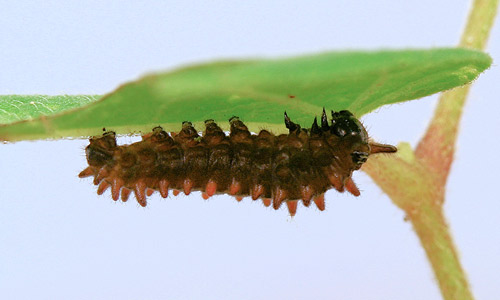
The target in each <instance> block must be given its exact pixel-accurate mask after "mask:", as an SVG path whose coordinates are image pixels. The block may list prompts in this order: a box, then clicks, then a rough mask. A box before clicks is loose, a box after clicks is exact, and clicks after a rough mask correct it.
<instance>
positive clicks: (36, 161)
mask: <svg viewBox="0 0 500 300" xmlns="http://www.w3.org/2000/svg"><path fill="white" fill-rule="evenodd" d="M468 8H469V1H465V0H463V1H462V0H461V1H457V0H446V1H430V0H421V1H411V2H410V1H307V2H306V1H304V2H300V1H245V2H241V3H237V1H192V0H189V1H182V2H181V1H179V2H173V1H158V2H155V1H141V3H139V1H137V3H136V2H135V1H134V2H131V1H15V2H14V1H4V0H0V94H33V93H38V94H64V93H67V94H88V93H92V94H102V93H106V92H109V91H111V90H113V89H114V88H115V87H117V86H118V85H119V84H121V83H123V82H125V81H130V80H134V79H136V78H138V77H139V76H140V75H142V74H144V73H147V72H151V71H155V70H163V69H169V68H174V67H177V66H180V65H183V64H186V63H192V62H199V61H209V60H213V59H216V58H228V57H231V58H248V57H274V56H285V55H298V54H304V53H314V52H318V51H325V50H344V49H381V48H391V49H392V48H416V47H417V48H431V47H438V46H454V45H455V44H456V43H457V42H458V40H459V37H460V33H461V31H462V27H463V25H464V24H465V19H466V16H467V11H468ZM497 23H498V22H497ZM498 37H499V30H498V26H496V27H495V28H494V30H493V32H492V38H491V41H490V43H489V48H488V50H487V51H488V52H489V53H490V54H491V55H492V56H493V58H494V59H495V60H497V59H498V58H499V57H500V43H499V42H500V39H499V38H498ZM499 79H500V71H499V68H498V65H497V64H496V63H494V65H493V66H492V68H491V69H490V70H488V71H487V72H486V73H485V74H483V75H481V76H480V78H479V79H478V80H477V81H476V83H474V87H473V88H472V91H471V95H470V98H469V102H468V104H467V106H466V110H465V114H464V117H463V122H462V126H461V132H460V137H459V140H458V152H457V153H456V161H455V163H454V165H453V169H452V173H451V176H450V178H449V184H448V186H447V200H446V205H445V210H446V215H447V217H448V219H449V223H450V225H451V228H452V232H453V236H454V238H455V242H456V244H457V246H458V249H459V252H460V256H461V259H462V263H463V266H464V268H465V269H466V271H467V273H468V276H469V279H470V282H471V285H472V289H473V291H474V293H475V295H476V297H477V299H498V297H499V295H500V287H499V286H498V283H499V282H500V272H499V271H498V270H500V258H499V253H500V242H499V239H500V234H499V228H500V217H499V216H500V201H499V200H500V197H498V191H497V190H496V187H497V186H498V176H497V174H498V169H499V168H500V159H499V158H498V149H499V148H500V142H499V138H498V136H499V134H498V130H499V129H500V118H499V117H498V114H499V112H500V104H499V100H498V97H499V96H498V95H499V94H500V89H499V88H498V84H499ZM435 101H436V96H433V97H430V98H426V99H422V100H420V101H413V102H410V103H404V104H399V105H392V106H390V107H383V108H380V109H378V110H377V111H376V112H374V113H372V114H369V115H367V116H365V117H364V118H363V122H364V124H365V125H366V126H367V127H368V129H369V132H370V133H371V135H372V136H373V137H374V138H375V139H376V140H378V141H381V142H385V143H392V144H397V143H398V142H400V141H409V142H411V143H412V144H413V145H415V143H416V141H417V140H418V139H419V138H420V136H421V134H422V133H423V131H424V130H425V126H426V124H427V122H428V120H429V118H430V116H431V114H432V110H433V107H434V105H435ZM132 140H133V139H132V138H130V137H125V138H123V139H122V141H121V142H124V143H129V142H130V141H132ZM86 145H87V141H86V140H84V139H81V140H73V141H68V140H65V141H55V142H54V141H52V142H50V141H38V142H19V143H16V144H3V145H0V179H1V181H0V298H1V299H440V294H439V290H438V288H437V285H436V283H435V280H434V275H433V273H432V270H431V268H430V266H429V264H428V262H427V260H426V257H425V254H424V252H423V249H422V248H421V247H420V245H419V242H418V239H417V238H416V236H415V234H414V233H413V231H412V229H411V226H410V224H409V223H406V222H404V221H403V218H404V214H403V213H402V211H400V210H399V209H397V208H396V207H395V206H394V205H393V204H392V203H391V202H390V200H389V199H388V198H387V197H386V196H385V195H383V194H382V192H381V191H380V190H379V189H378V188H377V187H376V186H375V185H374V184H373V183H372V182H371V180H370V179H369V178H368V177H367V176H366V175H365V174H364V173H362V172H357V173H356V174H355V175H354V179H355V181H356V182H357V183H358V186H359V187H360V188H361V189H362V195H361V197H359V198H355V197H353V196H349V195H344V194H338V193H336V192H333V191H331V192H329V193H327V195H326V199H327V203H326V204H327V209H326V211H325V212H319V211H318V210H317V209H316V208H312V207H311V208H309V209H305V208H303V207H302V206H301V205H299V209H298V213H297V216H296V217H295V218H293V219H291V218H290V217H288V212H287V211H286V209H285V207H282V209H281V210H280V211H277V212H276V211H274V210H273V209H271V208H265V207H264V206H263V205H262V204H261V203H259V202H252V201H251V200H250V199H248V198H247V199H244V200H243V201H242V202H241V203H237V202H236V201H235V200H234V199H232V198H229V197H225V196H219V197H214V198H211V199H210V200H209V201H204V200H202V199H201V197H200V194H199V193H195V194H194V195H190V196H189V197H187V196H183V195H181V196H179V197H173V198H169V199H167V200H163V199H161V198H160V197H159V196H158V195H155V196H153V197H152V198H151V199H150V200H149V204H148V207H146V208H142V207H140V206H139V205H138V204H137V203H135V202H134V201H129V202H128V203H115V202H114V201H112V200H111V197H110V195H109V192H107V193H106V194H105V196H100V197H98V196H97V195H96V194H95V191H96V188H95V187H94V186H93V185H92V184H91V182H90V180H81V179H78V178H77V176H76V175H77V174H78V172H79V171H81V170H82V169H83V168H84V167H85V166H86V161H85V157H84V152H83V149H84V147H85V146H86Z"/></svg>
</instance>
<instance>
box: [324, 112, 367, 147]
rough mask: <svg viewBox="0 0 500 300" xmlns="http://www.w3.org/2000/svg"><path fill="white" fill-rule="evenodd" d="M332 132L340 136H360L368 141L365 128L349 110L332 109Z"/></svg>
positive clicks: (365, 141) (362, 139)
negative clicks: (335, 110) (336, 110)
mask: <svg viewBox="0 0 500 300" xmlns="http://www.w3.org/2000/svg"><path fill="white" fill-rule="evenodd" d="M330 132H331V133H332V134H335V135H336V136H339V137H345V136H359V138H360V140H361V141H362V142H363V143H367V142H368V134H367V133H366V130H365V128H364V127H363V125H362V124H361V122H359V120H358V119H356V117H354V115H353V114H352V113H351V112H350V111H347V110H341V111H339V112H334V111H332V126H331V128H330Z"/></svg>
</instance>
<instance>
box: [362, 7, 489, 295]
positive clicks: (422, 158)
mask: <svg viewBox="0 0 500 300" xmlns="http://www.w3.org/2000/svg"><path fill="white" fill-rule="evenodd" d="M497 7H498V0H475V1H474V2H473V5H472V10H471V12H470V15H469V19H468V22H467V25H466V27H465V30H464V33H463V36H462V39H461V42H460V44H459V45H460V46H461V47H466V48H472V49H478V50H482V49H484V47H485V46H486V42H487V40H488V36H489V32H490V29H491V27H492V25H493V20H494V17H495V14H496V11H497ZM468 91H469V86H465V87H461V88H456V89H454V90H451V91H448V92H445V93H443V94H442V96H441V97H440V99H439V103H438V106H437V108H436V111H435V113H434V116H433V119H432V121H431V123H430V125H429V127H428V129H427V131H426V133H425V135H424V137H423V138H422V140H421V141H420V143H419V144H418V146H417V148H416V150H415V152H413V151H412V149H411V148H410V147H409V146H406V145H404V144H403V145H402V146H401V147H400V150H401V151H400V153H399V155H398V156H396V157H395V158H391V157H389V156H379V157H375V158H374V159H370V160H369V161H368V163H367V164H365V166H364V167H363V170H364V171H366V172H367V173H368V174H369V175H370V176H371V177H372V178H373V179H374V180H375V182H376V183H377V184H378V185H379V186H380V187H381V188H382V189H383V190H384V192H386V193H387V194H388V195H389V197H391V199H392V201H393V202H394V203H395V204H396V205H397V206H398V207H400V208H401V209H403V210H404V211H405V213H406V215H407V218H408V219H409V220H410V221H411V223H412V226H413V229H414V230H415V232H416V233H417V236H418V237H419V239H420V243H421V244H422V246H423V247H424V249H425V252H426V254H427V257H428V259H429V261H430V263H431V265H432V268H433V270H434V274H435V275H436V279H437V281H438V283H439V287H440V290H441V294H442V296H443V298H444V299H447V300H457V299H464V300H465V299H473V296H472V293H471V291H470V289H469V284H468V282H467V279H466V275H465V272H464V271H463V269H462V267H461V264H460V260H459V258H458V255H457V251H456V250H455V246H454V244H453V240H452V237H451V234H450V232H449V229H448V225H447V222H446V219H445V217H444V214H443V203H444V195H445V192H444V191H445V185H446V181H447V178H448V174H449V171H450V167H451V164H452V162H453V157H454V153H455V144H456V139H457V134H458V125H459V122H460V118H461V115H462V111H463V107H464V104H465V100H466V96H467V93H468Z"/></svg>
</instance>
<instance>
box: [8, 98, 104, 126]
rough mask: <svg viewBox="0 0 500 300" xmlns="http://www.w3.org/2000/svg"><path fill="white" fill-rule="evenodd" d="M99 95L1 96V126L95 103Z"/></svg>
mask: <svg viewBox="0 0 500 300" xmlns="http://www.w3.org/2000/svg"><path fill="white" fill-rule="evenodd" d="M100 97H101V96H99V95H76V96H74V95H60V96H44V95H5V96H0V124H8V123H13V122H17V121H22V120H32V119H35V118H37V117H40V116H48V115H53V114H56V113H59V112H61V111H63V110H68V109H72V108H77V107H80V106H84V105H87V104H90V103H92V102H95V101H96V100H97V99H99V98H100Z"/></svg>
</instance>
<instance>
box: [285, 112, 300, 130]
mask: <svg viewBox="0 0 500 300" xmlns="http://www.w3.org/2000/svg"><path fill="white" fill-rule="evenodd" d="M285 126H286V128H288V130H289V131H290V133H292V132H300V125H297V124H295V123H293V122H292V121H291V120H290V118H289V117H288V115H287V113H286V111H285Z"/></svg>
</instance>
